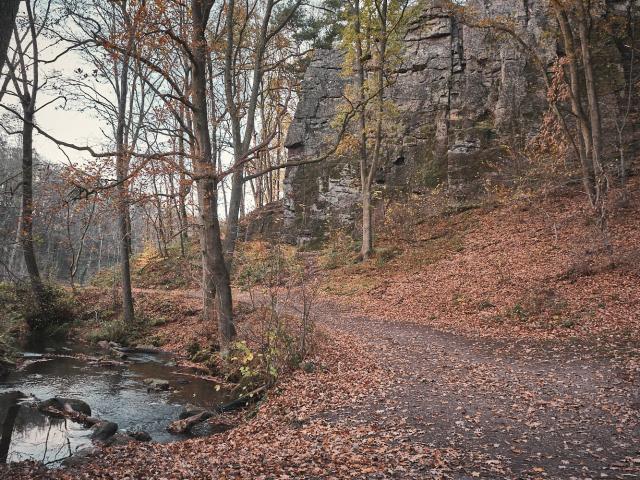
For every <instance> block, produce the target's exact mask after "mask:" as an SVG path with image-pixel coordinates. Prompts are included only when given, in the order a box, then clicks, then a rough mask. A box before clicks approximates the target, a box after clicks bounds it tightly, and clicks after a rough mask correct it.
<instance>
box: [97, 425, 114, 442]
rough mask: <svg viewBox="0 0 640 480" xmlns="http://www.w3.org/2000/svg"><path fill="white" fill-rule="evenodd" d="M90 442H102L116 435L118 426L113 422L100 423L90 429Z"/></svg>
mask: <svg viewBox="0 0 640 480" xmlns="http://www.w3.org/2000/svg"><path fill="white" fill-rule="evenodd" d="M91 430H93V432H92V433H91V440H93V441H94V442H104V441H106V440H108V439H109V438H110V437H112V436H113V435H115V434H116V432H117V431H118V424H117V423H113V422H107V421H101V422H98V423H96V424H95V425H94V426H93V427H91Z"/></svg>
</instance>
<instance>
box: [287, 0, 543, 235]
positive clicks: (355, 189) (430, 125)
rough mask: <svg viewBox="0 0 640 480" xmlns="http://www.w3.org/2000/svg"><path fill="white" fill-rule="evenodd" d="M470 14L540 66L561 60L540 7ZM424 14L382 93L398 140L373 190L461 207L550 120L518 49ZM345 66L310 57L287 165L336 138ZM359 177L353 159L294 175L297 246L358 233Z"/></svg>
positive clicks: (513, 0)
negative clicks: (505, 28)
mask: <svg viewBox="0 0 640 480" xmlns="http://www.w3.org/2000/svg"><path fill="white" fill-rule="evenodd" d="M467 8H469V9H472V10H473V11H474V12H475V14H476V15H477V16H478V17H479V18H496V17H506V18H509V19H511V20H512V21H513V24H514V25H515V29H516V31H517V32H518V34H519V35H521V36H522V38H524V39H525V40H526V42H527V44H529V45H532V46H534V47H535V50H536V52H537V54H538V55H539V57H540V58H542V60H543V61H544V62H547V63H548V64H551V63H552V62H553V60H554V59H555V58H556V42H555V39H554V38H553V36H551V35H548V33H547V32H548V31H549V27H550V25H549V22H550V19H549V16H548V13H547V5H546V3H545V2H544V1H540V0H470V1H469V2H467ZM420 12H421V13H420V15H418V16H416V17H415V18H414V19H413V20H412V21H411V23H410V25H409V26H408V28H407V32H406V35H405V36H404V53H403V61H402V63H401V65H400V67H399V68H398V69H397V72H396V73H397V78H396V81H395V83H394V84H393V86H392V87H391V88H389V89H388V93H387V95H388V97H389V98H390V99H391V100H393V102H394V103H395V105H397V107H398V110H399V119H398V122H399V126H400V134H399V135H398V137H397V138H394V139H391V140H389V141H388V142H387V145H386V147H387V148H386V151H385V160H384V162H383V163H382V165H380V166H379V170H378V172H377V175H376V184H377V189H378V190H379V191H380V192H382V195H383V196H384V195H387V196H388V195H392V196H393V195H403V194H407V193H411V192H418V193H419V192H423V191H425V190H427V189H429V188H432V187H434V186H436V185H444V186H445V187H446V188H447V189H448V191H449V193H450V194H451V196H452V198H457V199H463V198H465V197H468V196H469V195H473V194H474V193H476V192H474V191H476V190H478V189H479V188H480V186H481V182H480V181H479V179H480V178H482V175H483V172H486V171H488V170H489V165H490V164H495V163H496V162H498V161H500V157H501V156H502V155H503V152H504V151H505V145H507V146H513V147H518V146H522V145H523V144H524V142H526V140H527V139H528V138H529V137H530V136H532V135H534V134H535V132H536V130H537V127H538V125H539V123H540V121H541V118H542V114H543V112H544V111H545V110H546V108H547V106H546V102H545V88H544V85H543V80H542V77H541V73H540V70H539V68H538V67H536V66H535V64H534V63H533V62H532V61H531V60H530V57H529V56H528V54H526V53H525V52H523V51H522V50H521V49H520V48H519V47H518V46H517V45H516V44H515V42H514V41H513V40H511V39H509V38H507V37H505V36H500V35H497V34H496V33H495V32H494V31H491V30H489V29H482V28H472V27H469V26H468V25H462V24H460V23H459V22H458V20H457V19H456V17H455V16H452V15H451V14H450V13H449V11H448V10H447V8H446V6H445V5H444V4H442V3H439V1H438V0H435V1H433V0H431V1H429V2H427V3H425V4H424V6H423V8H421V10H420ZM551 26H553V25H551ZM342 63H343V55H342V54H341V52H340V51H338V50H331V51H327V50H321V51H317V52H315V55H314V58H313V60H312V61H311V64H310V66H309V68H308V70H307V72H306V74H305V77H304V80H303V83H302V91H301V95H300V102H299V105H298V108H297V110H296V113H295V118H294V120H293V123H292V125H291V127H290V129H289V132H288V136H287V140H286V144H285V145H286V147H287V148H288V151H289V161H290V162H295V161H299V160H304V159H309V158H314V156H318V155H320V154H322V152H323V151H326V150H327V148H328V146H329V145H330V144H331V142H332V141H333V138H335V131H334V128H333V127H332V122H333V120H334V118H335V114H336V108H337V107H338V105H339V104H340V103H341V102H342V101H343V100H342V94H343V88H344V86H345V84H346V83H347V82H348V81H349V80H348V79H346V78H344V77H343V76H342V74H341V73H342V72H341V68H342ZM357 165H358V163H357V159H355V158H346V157H341V156H333V157H331V158H330V159H328V160H327V161H323V162H321V163H317V164H308V165H303V166H297V167H290V168H288V169H287V171H286V178H285V187H284V188H285V192H284V222H285V227H286V229H287V231H288V232H289V233H290V234H291V236H292V237H293V239H296V240H297V242H298V243H304V242H307V241H310V240H313V239H315V238H319V237H322V235H323V234H324V233H326V232H327V231H328V228H327V227H332V226H343V227H344V226H347V227H349V226H354V225H355V224H356V223H357V219H358V216H359V211H358V208H357V205H358V202H359V185H358V184H359V173H358V166H357ZM334 224H335V225H334Z"/></svg>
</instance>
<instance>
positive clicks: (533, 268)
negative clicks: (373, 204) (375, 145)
mask: <svg viewBox="0 0 640 480" xmlns="http://www.w3.org/2000/svg"><path fill="white" fill-rule="evenodd" d="M637 197H638V195H636V196H635V197H633V198H632V199H631V203H630V206H628V207H626V209H625V210H624V211H623V212H622V213H621V214H619V215H616V216H614V217H612V220H611V225H610V237H609V241H610V243H611V244H612V246H613V252H614V253H613V254H611V253H610V252H608V251H606V249H603V247H602V242H601V239H599V238H598V237H597V234H596V233H594V231H596V230H597V229H596V228H595V226H594V225H592V224H590V223H589V221H588V214H587V213H586V212H585V210H584V208H583V207H582V203H581V202H582V199H581V198H580V197H575V198H574V197H568V198H563V199H562V201H558V199H557V198H554V197H551V198H549V199H547V200H545V201H543V202H540V203H539V204H536V205H531V204H522V203H519V204H517V205H512V206H509V207H500V208H485V209H479V210H474V211H467V212H462V213H457V214H454V215H451V216H448V217H438V218H434V219H431V220H425V221H423V220H420V221H418V222H415V223H414V224H409V223H408V224H406V225H405V226H404V227H403V228H406V229H407V231H406V232H403V231H395V232H394V231H393V230H390V231H389V232H388V237H387V239H384V238H381V239H380V243H381V244H382V245H383V248H386V249H387V250H386V251H387V252H392V253H393V254H392V255H389V256H388V258H386V259H383V261H381V260H380V259H376V260H374V261H370V262H367V263H365V264H353V263H352V262H349V261H347V262H343V263H342V264H339V265H335V264H334V265H331V269H327V268H326V267H325V268H318V266H319V265H322V263H323V262H326V258H325V257H326V253H321V254H309V255H308V257H307V259H308V260H312V261H311V263H313V265H314V267H313V268H311V273H312V275H313V276H314V277H316V278H317V279H318V280H319V284H320V288H319V295H318V298H317V299H316V304H315V306H314V309H313V312H314V315H315V318H316V322H317V325H318V329H317V330H318V332H317V337H316V342H315V343H316V348H315V351H314V354H313V356H312V358H310V361H311V362H312V364H313V365H314V366H315V367H314V368H313V369H312V370H311V371H302V370H297V371H295V372H293V374H291V375H290V376H287V377H285V378H283V379H282V381H281V382H280V383H279V384H278V386H277V387H276V389H275V390H274V391H272V392H270V394H269V395H268V397H267V399H266V400H265V401H263V402H262V403H261V404H260V405H259V407H258V410H257V412H252V414H251V415H249V416H246V417H239V418H237V419H236V421H237V422H238V425H237V427H236V428H234V429H232V430H230V431H228V432H225V433H222V434H219V435H216V436H213V437H209V438H204V439H193V440H187V441H184V442H178V443H174V444H169V445H158V444H130V445H127V446H120V447H111V448H105V449H104V450H103V451H102V452H101V454H100V456H98V457H95V458H94V459H92V460H91V461H90V463H88V464H85V465H83V466H81V467H76V468H75V469H64V470H52V471H44V470H42V469H40V467H38V466H36V465H28V464H23V465H18V466H12V467H11V469H12V470H11V473H10V474H11V475H13V477H10V478H64V479H80V478H92V479H93V478H96V479H98V478H105V479H107V478H108V479H116V478H117V479H121V478H130V479H147V478H154V479H161V478H185V479H186V478H193V479H201V478H212V479H213V478H256V479H259V478H264V479H267V478H274V479H277V478H278V479H279V478H282V479H284V478H309V479H312V478H337V479H338V478H363V479H364V478H373V479H375V478H408V479H410V478H415V479H423V478H454V479H472V478H495V479H498V478H499V479H503V478H506V479H515V478H523V479H576V480H577V479H584V480H586V479H596V478H615V479H626V478H629V479H630V478H640V388H639V384H640V362H639V356H638V345H639V342H638V341H639V338H640V333H639V332H640V314H639V310H638V309H639V305H640V290H639V289H640V282H638V277H639V276H640V265H639V264H638V262H637V261H636V260H637V259H638V258H639V257H638V245H640V216H639V215H637V212H638V203H639V200H640V199H639V198H637ZM405 223H406V222H405ZM400 224H402V222H400ZM335 253H336V252H334V256H336V255H335ZM337 256H338V257H340V258H343V257H344V258H348V255H346V256H345V255H342V254H341V253H340V252H337ZM198 296H199V294H198V292H197V291H194V290H189V289H185V290H179V289H176V288H172V289H171V290H170V291H166V290H162V289H154V288H147V289H141V290H137V291H136V297H137V302H139V303H138V305H142V306H146V307H145V308H146V309H147V310H153V309H155V310H154V314H155V315H161V316H163V317H165V318H167V319H168V320H167V321H166V322H161V323H159V324H158V325H157V326H156V327H154V335H156V336H157V337H158V338H159V339H160V340H162V341H163V343H164V345H165V348H170V349H173V350H179V349H183V348H184V346H185V345H187V344H188V343H189V342H191V341H192V340H193V339H197V338H202V337H203V336H209V335H211V331H210V330H211V327H210V326H205V325H202V322H200V321H199V313H200V311H199V308H200V307H199V303H200V302H199V299H198ZM237 297H238V301H239V306H240V307H242V305H243V304H246V303H247V302H248V299H247V297H246V294H240V293H239V294H238V295H237Z"/></svg>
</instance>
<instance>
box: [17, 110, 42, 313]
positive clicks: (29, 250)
mask: <svg viewBox="0 0 640 480" xmlns="http://www.w3.org/2000/svg"><path fill="white" fill-rule="evenodd" d="M20 223H21V229H20V245H21V246H22V252H23V255H24V264H25V266H26V268H27V273H28V274H29V280H30V282H31V289H32V290H33V294H34V295H35V297H36V301H37V302H38V303H39V304H40V303H41V301H42V300H43V295H44V286H43V284H42V279H41V278H40V271H39V270H38V262H37V260H36V252H35V248H34V246H33V111H32V110H31V108H28V107H27V108H25V111H24V122H23V126H22V210H21V214H20ZM40 306H41V305H40Z"/></svg>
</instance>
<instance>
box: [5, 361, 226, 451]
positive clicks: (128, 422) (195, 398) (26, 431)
mask: <svg viewBox="0 0 640 480" xmlns="http://www.w3.org/2000/svg"><path fill="white" fill-rule="evenodd" d="M170 360H171V358H170V357H168V356H162V355H135V356H132V357H131V363H130V364H127V365H126V366H124V367H115V368H114V367H111V368H110V367H104V366H96V365H89V364H88V363H87V362H85V361H81V360H78V359H75V358H56V359H54V360H50V361H46V362H38V363H33V364H31V365H28V366H27V367H26V368H25V369H24V370H22V371H19V372H12V373H11V374H10V375H9V376H8V377H7V378H5V380H4V382H0V421H2V422H3V423H2V437H1V439H0V461H2V460H3V459H6V461H9V462H13V461H20V460H27V459H33V460H38V461H43V462H44V463H53V462H56V461H59V460H61V459H63V458H66V457H68V456H69V455H70V454H71V453H73V452H75V451H76V450H77V449H79V448H82V447H84V446H87V445H89V444H90V443H91V441H90V439H89V435H90V431H89V430H87V429H86V428H84V427H83V426H82V425H80V424H77V423H75V422H72V421H69V420H65V419H58V418H51V417H48V416H45V415H43V414H41V413H40V412H38V411H37V410H35V409H33V408H31V407H29V406H27V405H21V404H20V403H21V401H22V402H24V400H25V399H24V398H21V397H23V396H24V395H17V394H16V393H15V391H17V390H19V391H21V392H23V393H24V394H25V395H31V396H33V397H36V398H37V399H39V400H44V399H47V398H51V397H56V396H58V397H68V398H78V399H81V400H84V401H85V402H87V403H88V404H89V405H90V406H91V408H92V410H93V416H95V417H98V418H101V419H105V420H109V421H112V422H116V423H117V424H118V425H119V427H120V429H139V430H144V431H146V432H148V433H149V434H150V435H151V437H152V438H153V440H155V441H159V442H169V441H175V440H176V439H179V438H180V437H177V436H175V435H171V434H169V433H168V432H167V431H166V427H167V425H168V424H169V423H170V422H172V421H173V420H175V419H176V418H177V417H178V415H179V413H180V411H181V410H182V406H183V405H185V404H186V403H191V404H195V405H198V406H201V407H205V408H210V409H212V408H214V407H215V406H216V405H218V404H220V403H223V402H225V401H227V400H228V395H227V394H226V393H225V392H222V391H220V392H216V390H215V388H214V385H213V384H211V383H210V382H207V381H205V380H202V379H198V378H194V377H188V376H183V375H179V374H177V372H176V368H175V367H172V366H169V365H167V363H168V362H169V361H170ZM144 378H158V379H163V380H168V381H169V382H170V384H171V387H172V389H171V390H170V391H168V392H148V391H147V386H146V385H145V384H144V383H143V379H144ZM185 382H186V383H185Z"/></svg>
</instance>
